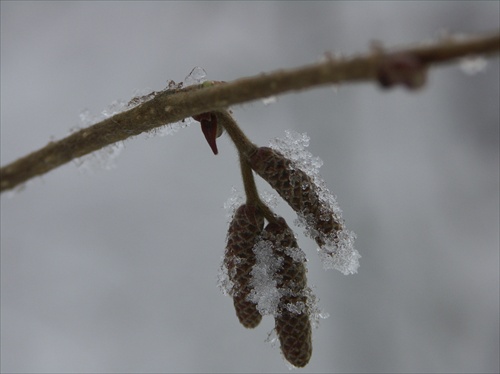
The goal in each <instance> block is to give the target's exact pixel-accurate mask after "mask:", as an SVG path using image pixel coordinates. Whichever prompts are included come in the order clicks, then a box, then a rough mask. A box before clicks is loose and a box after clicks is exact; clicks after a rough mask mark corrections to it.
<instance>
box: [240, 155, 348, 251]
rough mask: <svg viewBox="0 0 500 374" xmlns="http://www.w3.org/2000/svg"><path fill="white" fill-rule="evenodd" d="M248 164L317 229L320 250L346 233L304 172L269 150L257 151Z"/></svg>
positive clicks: (339, 220)
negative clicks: (342, 232)
mask: <svg viewBox="0 0 500 374" xmlns="http://www.w3.org/2000/svg"><path fill="white" fill-rule="evenodd" d="M249 162H250V165H251V167H252V169H253V170H254V171H255V172H256V173H257V174H259V175H260V176H261V177H262V178H264V180H266V181H267V182H268V183H269V184H270V185H271V187H273V188H274V189H275V190H276V191H277V192H278V194H279V195H280V196H281V197H282V198H283V199H284V200H285V201H286V202H287V203H288V204H289V205H290V206H291V207H292V208H293V209H294V210H295V211H296V212H297V213H298V214H299V215H301V216H302V217H304V218H305V219H306V220H307V221H308V223H309V224H310V225H311V226H313V227H314V229H315V231H316V233H315V235H314V240H315V241H316V242H317V243H318V245H319V246H320V247H322V246H323V245H324V244H325V243H326V242H327V241H329V240H334V239H335V237H336V233H337V232H339V231H341V230H342V229H343V223H342V220H341V219H339V218H338V217H337V216H336V214H335V213H334V212H333V209H332V208H331V207H329V206H328V205H326V204H325V203H324V202H322V201H321V199H320V197H319V191H318V187H317V186H316V184H315V183H314V182H313V180H312V179H311V178H310V177H309V176H308V175H307V174H306V173H305V172H303V171H302V170H300V169H297V168H295V167H294V164H293V162H292V161H291V160H289V159H287V158H286V157H284V156H283V155H282V154H281V153H279V152H277V151H275V150H273V149H271V148H269V147H260V148H258V149H257V151H256V152H255V153H254V154H252V155H251V156H250V158H249Z"/></svg>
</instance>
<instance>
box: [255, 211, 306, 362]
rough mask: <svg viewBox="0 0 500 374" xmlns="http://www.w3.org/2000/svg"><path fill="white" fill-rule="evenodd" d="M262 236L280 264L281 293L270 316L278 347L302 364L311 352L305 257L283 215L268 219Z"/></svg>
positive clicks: (276, 276) (286, 355)
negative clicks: (276, 219) (272, 220)
mask: <svg viewBox="0 0 500 374" xmlns="http://www.w3.org/2000/svg"><path fill="white" fill-rule="evenodd" d="M262 239H263V240H266V241H268V242H270V243H271V244H272V248H273V253H274V255H275V256H276V257H277V258H280V259H281V261H280V262H281V266H280V268H279V269H278V270H277V272H276V274H275V278H276V282H277V284H276V287H277V289H278V290H279V294H280V296H281V297H280V299H279V304H278V308H277V310H276V313H275V316H274V319H275V328H276V333H277V335H278V338H279V341H280V346H281V351H282V352H283V355H284V356H285V358H286V360H287V361H288V362H290V363H291V364H292V365H294V366H296V367H304V366H306V365H307V363H308V362H309V360H310V358H311V354H312V339H311V335H312V332H311V322H310V309H309V304H310V302H309V300H308V294H309V292H308V291H310V290H309V289H308V287H307V278H306V267H305V266H304V261H305V259H304V257H303V256H302V251H301V250H300V249H299V248H298V245H297V242H296V240H295V236H294V234H293V232H292V230H291V229H290V228H289V227H288V225H287V224H286V222H285V220H284V219H283V218H279V219H278V221H277V222H276V223H269V224H268V225H267V226H266V228H265V229H264V233H263V235H262Z"/></svg>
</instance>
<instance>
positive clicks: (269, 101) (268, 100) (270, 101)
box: [262, 96, 278, 106]
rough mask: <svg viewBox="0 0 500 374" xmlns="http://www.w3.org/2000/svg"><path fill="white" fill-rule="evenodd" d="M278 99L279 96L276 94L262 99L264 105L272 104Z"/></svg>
mask: <svg viewBox="0 0 500 374" xmlns="http://www.w3.org/2000/svg"><path fill="white" fill-rule="evenodd" d="M277 101H278V98H277V97H276V96H268V97H265V98H263V99H262V104H264V105H266V106H267V105H271V104H274V103H275V102H277Z"/></svg>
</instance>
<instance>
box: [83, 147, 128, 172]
mask: <svg viewBox="0 0 500 374" xmlns="http://www.w3.org/2000/svg"><path fill="white" fill-rule="evenodd" d="M123 148H124V145H123V142H117V143H114V144H111V145H108V146H107V147H104V148H102V149H99V150H98V151H95V152H92V153H90V154H88V155H85V156H82V157H79V158H77V159H75V160H74V163H75V164H76V165H77V166H78V168H79V170H81V171H86V172H89V173H93V172H94V171H95V170H97V169H99V168H101V169H104V170H111V169H114V168H115V167H116V159H117V157H118V156H119V155H120V153H121V151H122V150H123Z"/></svg>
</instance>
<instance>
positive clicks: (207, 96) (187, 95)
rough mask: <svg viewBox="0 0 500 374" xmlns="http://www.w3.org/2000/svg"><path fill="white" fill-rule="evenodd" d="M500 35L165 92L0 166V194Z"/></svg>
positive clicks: (481, 48) (438, 60) (469, 51)
mask: <svg viewBox="0 0 500 374" xmlns="http://www.w3.org/2000/svg"><path fill="white" fill-rule="evenodd" d="M499 50H500V34H498V33H496V34H494V35H487V36H480V37H475V38H472V37H471V38H459V39H453V38H447V39H445V40H440V41H438V42H436V43H434V44H426V45H419V46H415V47H411V48H406V49H401V50H398V51H394V52H392V51H391V52H387V51H383V50H380V49H378V50H374V51H372V52H370V53H368V54H365V55H361V56H354V57H351V58H333V57H329V58H326V59H325V60H324V61H322V62H319V63H316V64H312V65H308V66H304V67H301V68H297V69H290V70H278V71H275V72H272V73H264V74H260V75H257V76H253V77H249V78H242V79H237V80H235V81H233V82H229V83H224V84H216V85H212V86H209V87H206V86H205V85H199V86H195V87H188V88H187V89H174V90H167V91H163V92H160V93H159V94H157V95H156V96H155V97H154V98H153V99H151V100H149V101H147V102H145V103H143V104H141V105H139V106H137V107H135V108H133V109H130V110H127V111H125V112H122V113H119V114H116V115H115V116H113V117H110V118H108V119H106V120H104V121H102V122H99V123H97V124H95V125H93V126H90V127H88V128H86V129H83V130H80V131H78V132H76V133H74V134H71V135H69V136H68V137H66V138H64V139H61V140H59V141H56V142H50V143H49V144H47V145H46V146H45V147H43V148H41V149H40V150H38V151H35V152H33V153H31V154H29V155H27V156H25V157H22V158H20V159H18V160H17V161H14V162H12V163H11V164H8V165H6V166H3V167H2V168H0V192H3V191H6V190H9V189H12V188H15V187H16V186H19V185H20V184H22V183H24V182H26V181H27V180H29V179H31V178H33V177H35V176H39V175H42V174H45V173H47V172H48V171H50V170H52V169H55V168H57V167H58V166H61V165H63V164H65V163H67V162H69V161H71V160H73V159H75V158H78V157H81V156H84V155H86V154H88V153H91V152H93V151H96V150H98V149H101V148H103V147H105V146H108V145H110V144H113V143H116V142H119V141H122V140H125V139H127V138H129V137H131V136H134V135H138V134H140V133H143V132H147V131H151V130H153V129H155V128H157V127H160V126H164V125H166V124H169V123H173V122H177V121H180V120H182V119H184V118H186V117H190V116H193V115H196V114H200V113H203V112H209V111H215V110H220V109H225V108H227V107H229V106H231V105H235V104H241V103H244V102H248V101H253V100H257V99H262V98H265V97H269V96H274V95H279V94H283V93H285V92H290V91H299V90H304V89H308V88H311V87H316V86H323V85H328V84H336V83H343V82H363V81H365V82H366V81H375V82H376V81H379V82H380V77H379V76H378V75H379V74H380V68H381V65H382V64H383V63H384V62H386V61H387V58H388V57H390V56H391V55H395V54H397V55H398V56H401V55H403V56H411V57H412V58H413V59H416V60H418V61H419V62H420V63H421V64H423V65H425V67H429V66H431V65H432V66H434V65H438V64H443V63H449V62H452V61H454V60H456V59H458V58H463V57H466V56H471V55H482V56H486V55H491V54H497V53H498V52H499Z"/></svg>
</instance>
